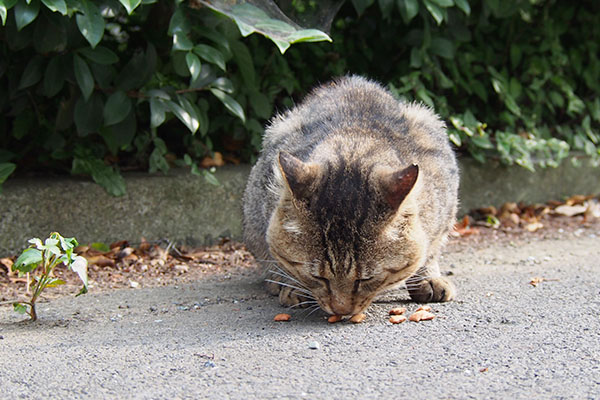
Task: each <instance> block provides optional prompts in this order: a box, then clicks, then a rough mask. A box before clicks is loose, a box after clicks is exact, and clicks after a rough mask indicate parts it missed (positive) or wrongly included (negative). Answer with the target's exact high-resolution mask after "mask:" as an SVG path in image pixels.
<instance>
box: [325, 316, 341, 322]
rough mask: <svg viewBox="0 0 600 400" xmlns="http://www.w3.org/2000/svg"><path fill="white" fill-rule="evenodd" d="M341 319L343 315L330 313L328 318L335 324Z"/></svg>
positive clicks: (328, 320)
mask: <svg viewBox="0 0 600 400" xmlns="http://www.w3.org/2000/svg"><path fill="white" fill-rule="evenodd" d="M341 320H342V316H341V315H330V316H329V318H327V322H329V323H330V324H335V323H336V322H340V321H341Z"/></svg>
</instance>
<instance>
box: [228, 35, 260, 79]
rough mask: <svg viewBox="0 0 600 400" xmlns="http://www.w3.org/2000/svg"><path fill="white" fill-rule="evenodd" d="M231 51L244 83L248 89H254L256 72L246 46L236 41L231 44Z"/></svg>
mask: <svg viewBox="0 0 600 400" xmlns="http://www.w3.org/2000/svg"><path fill="white" fill-rule="evenodd" d="M231 50H232V52H233V59H234V60H235V62H236V64H237V66H238V68H239V70H240V72H241V74H242V77H243V78H244V83H245V84H246V85H247V86H248V87H251V88H254V87H256V71H255V68H254V61H253V60H252V54H250V50H248V46H246V45H245V44H244V43H242V42H240V41H237V40H236V41H233V42H231Z"/></svg>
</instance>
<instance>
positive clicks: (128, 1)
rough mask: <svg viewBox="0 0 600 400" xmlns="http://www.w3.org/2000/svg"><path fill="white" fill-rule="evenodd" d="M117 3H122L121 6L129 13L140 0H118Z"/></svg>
mask: <svg viewBox="0 0 600 400" xmlns="http://www.w3.org/2000/svg"><path fill="white" fill-rule="evenodd" d="M119 3H121V4H123V7H125V9H126V10H127V14H129V15H131V13H132V12H133V10H135V9H136V8H137V6H139V5H140V4H141V3H142V0H119Z"/></svg>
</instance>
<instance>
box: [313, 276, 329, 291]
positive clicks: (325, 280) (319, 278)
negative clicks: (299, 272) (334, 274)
mask: <svg viewBox="0 0 600 400" xmlns="http://www.w3.org/2000/svg"><path fill="white" fill-rule="evenodd" d="M312 277H313V278H315V279H316V280H318V281H320V282H321V283H323V284H324V285H325V286H326V287H327V289H329V279H327V278H323V277H322V276H317V275H313V276H312Z"/></svg>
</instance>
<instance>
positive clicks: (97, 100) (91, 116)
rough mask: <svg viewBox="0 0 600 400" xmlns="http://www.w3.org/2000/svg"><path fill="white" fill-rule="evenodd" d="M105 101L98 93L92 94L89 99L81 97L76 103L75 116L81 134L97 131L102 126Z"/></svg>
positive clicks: (78, 131) (85, 134)
mask: <svg viewBox="0 0 600 400" xmlns="http://www.w3.org/2000/svg"><path fill="white" fill-rule="evenodd" d="M103 110H104V103H103V102H102V97H101V96H100V95H99V94H98V93H94V94H92V96H91V97H90V99H89V100H88V101H85V100H84V98H83V97H80V98H79V99H78V100H77V102H76V103H75V110H74V113H73V118H74V120H75V126H76V128H77V133H78V134H79V136H87V135H89V134H90V133H96V132H98V131H99V130H100V128H101V127H102V120H103V115H104V114H103Z"/></svg>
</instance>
